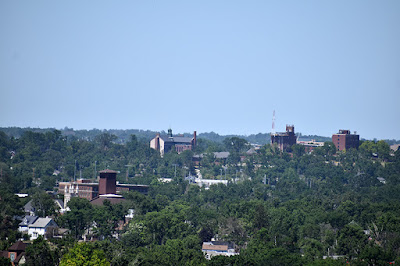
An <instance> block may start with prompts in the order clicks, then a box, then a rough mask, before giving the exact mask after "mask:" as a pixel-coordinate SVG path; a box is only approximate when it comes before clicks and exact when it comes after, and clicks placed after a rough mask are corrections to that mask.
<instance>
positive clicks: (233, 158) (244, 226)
mask: <svg viewBox="0 0 400 266" xmlns="http://www.w3.org/2000/svg"><path fill="white" fill-rule="evenodd" d="M137 133H138V134H137V135H136V134H130V135H129V137H126V136H125V137H124V141H121V140H120V139H119V138H118V137H117V136H116V135H114V134H112V133H111V132H109V131H105V132H104V131H99V132H97V133H96V134H93V135H92V136H91V137H77V135H76V134H66V131H63V132H61V131H59V130H45V131H43V132H35V131H29V130H25V131H23V132H20V133H18V134H19V135H18V134H16V133H15V134H9V132H7V134H6V133H5V132H3V131H0V168H1V179H0V182H1V183H0V193H1V194H0V197H1V200H0V205H1V206H0V207H1V208H0V210H1V213H0V218H1V225H0V230H1V231H0V241H1V242H0V244H1V249H2V250H4V249H6V248H7V247H9V246H10V245H11V244H12V243H13V242H14V241H15V240H16V239H18V238H20V237H24V236H21V235H20V234H19V233H18V232H17V227H18V226H17V225H18V222H19V221H17V220H15V219H14V217H15V216H16V215H22V213H21V211H20V208H21V207H22V206H23V204H24V203H26V202H27V201H28V200H29V199H33V200H34V204H36V206H41V209H40V211H41V212H40V215H41V216H47V215H53V216H54V217H55V218H56V222H57V224H59V225H60V226H62V227H64V228H67V229H69V234H68V235H67V237H65V238H63V239H51V240H49V241H47V240H44V239H42V238H38V239H37V240H35V241H33V243H32V245H30V246H29V248H28V249H27V251H26V252H27V256H28V261H27V263H28V265H84V263H87V264H86V265H110V264H111V265H343V264H345V263H346V261H347V262H351V263H352V264H354V265H387V264H389V263H390V262H395V263H396V264H399V263H400V151H396V152H394V151H391V150H390V148H389V145H388V143H387V142H385V141H362V142H361V145H360V147H359V149H358V150H348V151H343V152H337V151H336V148H335V147H334V145H333V144H332V143H331V142H326V143H325V145H324V146H323V147H319V148H316V149H315V150H314V151H313V152H312V153H306V152H305V150H304V147H303V146H300V145H294V146H293V147H292V150H293V152H292V153H291V154H289V153H285V152H284V153H282V152H280V151H279V150H278V149H276V147H274V146H271V145H269V144H265V145H264V146H262V147H261V148H260V149H259V150H257V151H256V152H255V153H246V152H247V151H248V150H249V148H250V143H249V141H248V140H246V139H244V138H241V137H237V136H227V137H225V138H224V139H223V140H218V141H217V140H215V141H214V140H212V139H211V138H210V137H209V138H202V137H201V135H200V136H199V139H198V146H197V147H196V148H195V150H193V151H185V152H183V153H181V154H177V153H175V152H170V153H167V154H165V156H164V157H163V158H162V157H161V156H160V155H159V153H157V152H156V151H155V150H152V149H150V147H149V143H148V138H146V137H143V135H142V136H140V135H139V133H140V132H137ZM147 133H148V132H147ZM147 133H146V134H147ZM149 135H150V134H149ZM215 151H229V152H230V154H229V157H228V158H227V159H225V160H222V161H221V160H218V159H217V158H215V156H214V155H213V152H215ZM200 153H202V154H204V157H203V159H202V161H201V164H200V166H195V165H194V163H193V160H192V157H193V155H195V154H200ZM105 168H109V169H113V170H116V171H118V172H119V174H118V176H117V178H118V180H119V181H121V182H125V183H135V184H147V185H150V190H149V194H148V195H142V194H139V193H136V192H135V193H133V192H129V193H126V194H125V195H124V196H125V198H126V201H125V202H123V203H121V204H116V205H111V204H109V203H107V202H106V204H104V206H100V207H97V206H92V205H91V204H90V203H89V202H88V201H87V200H85V199H80V198H73V199H72V200H71V201H70V202H69V203H68V206H69V208H70V211H69V212H67V213H65V214H64V215H58V214H57V212H56V208H55V206H54V205H52V203H51V200H50V199H51V198H50V196H49V195H48V194H46V193H44V191H49V190H56V185H57V182H60V181H66V180H73V179H74V178H79V177H82V178H95V176H96V170H97V171H98V170H102V169H105ZM196 170H197V171H200V172H201V173H202V174H203V176H205V177H207V178H214V179H222V178H227V179H228V180H229V183H228V185H222V184H219V185H212V186H210V188H209V189H206V188H204V187H199V186H197V184H189V182H188V181H186V180H185V177H186V176H188V175H189V174H190V173H191V174H194V173H195V171H196ZM160 177H169V178H173V181H172V182H170V183H162V182H160V181H159V178H160ZM378 177H379V178H380V180H378ZM382 178H383V179H382ZM383 180H384V181H383ZM14 193H28V194H29V195H30V197H29V198H27V199H26V198H25V199H23V200H21V199H19V198H18V197H17V196H15V195H14ZM128 209H134V210H135V215H134V218H133V219H132V220H131V221H130V222H129V224H127V226H125V227H124V228H119V229H117V227H118V222H119V221H120V220H122V219H123V218H124V215H125V214H126V213H127V211H128ZM94 224H95V225H96V226H95V227H93V225H94ZM89 228H92V230H90V231H91V233H90V234H91V237H92V239H96V241H90V242H82V241H80V242H78V241H79V240H82V235H83V234H84V233H85V232H88V231H89ZM116 235H118V237H117V238H116V237H115V236H116ZM213 237H214V238H216V237H217V238H218V239H220V240H224V241H231V242H234V243H235V245H236V249H237V250H238V251H240V255H237V256H232V257H222V256H216V257H213V258H212V259H211V260H206V259H205V258H204V256H203V254H202V251H201V244H202V242H204V241H209V240H210V239H211V238H213ZM328 255H342V256H343V258H341V259H339V260H333V259H322V258H323V256H328ZM90 263H91V264H90Z"/></svg>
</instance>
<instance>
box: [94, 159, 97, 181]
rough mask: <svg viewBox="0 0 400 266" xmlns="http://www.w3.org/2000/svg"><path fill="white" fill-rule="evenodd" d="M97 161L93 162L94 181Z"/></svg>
mask: <svg viewBox="0 0 400 266" xmlns="http://www.w3.org/2000/svg"><path fill="white" fill-rule="evenodd" d="M96 166H97V161H94V179H96V175H97V171H96Z"/></svg>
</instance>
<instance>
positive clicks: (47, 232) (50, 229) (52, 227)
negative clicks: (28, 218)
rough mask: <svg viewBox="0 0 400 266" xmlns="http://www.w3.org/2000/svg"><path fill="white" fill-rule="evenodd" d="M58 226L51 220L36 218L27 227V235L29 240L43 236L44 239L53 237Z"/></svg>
mask: <svg viewBox="0 0 400 266" xmlns="http://www.w3.org/2000/svg"><path fill="white" fill-rule="evenodd" d="M57 230H58V225H57V224H56V222H54V220H53V219H52V218H47V217H46V218H38V219H37V220H36V221H35V222H34V223H33V224H30V225H28V234H29V235H30V236H31V240H34V239H36V238H38V237H39V236H43V237H44V238H47V237H53V236H54V235H56V234H57Z"/></svg>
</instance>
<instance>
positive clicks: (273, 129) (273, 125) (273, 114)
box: [271, 110, 275, 135]
mask: <svg viewBox="0 0 400 266" xmlns="http://www.w3.org/2000/svg"><path fill="white" fill-rule="evenodd" d="M271 135H275V110H274V112H273V113H272V131H271Z"/></svg>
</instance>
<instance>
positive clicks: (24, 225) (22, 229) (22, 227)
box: [18, 215, 39, 233]
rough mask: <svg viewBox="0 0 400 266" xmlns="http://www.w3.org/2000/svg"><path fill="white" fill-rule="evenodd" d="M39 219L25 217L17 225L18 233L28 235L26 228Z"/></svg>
mask: <svg viewBox="0 0 400 266" xmlns="http://www.w3.org/2000/svg"><path fill="white" fill-rule="evenodd" d="M38 218H39V217H37V216H30V215H26V216H25V217H24V219H23V220H22V222H20V223H19V226H18V231H20V232H24V233H28V226H29V225H31V224H33V223H34V222H36V220H37V219H38Z"/></svg>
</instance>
